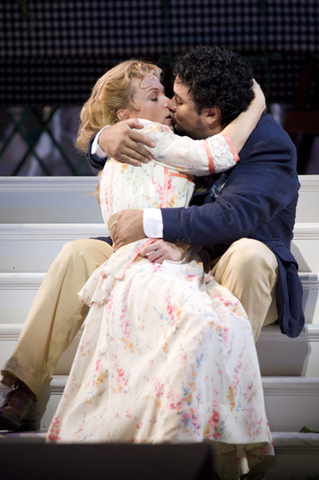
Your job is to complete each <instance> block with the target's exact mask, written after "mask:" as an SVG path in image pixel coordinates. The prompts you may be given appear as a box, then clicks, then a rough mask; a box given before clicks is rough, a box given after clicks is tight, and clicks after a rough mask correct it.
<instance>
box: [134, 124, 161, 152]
mask: <svg viewBox="0 0 319 480" xmlns="http://www.w3.org/2000/svg"><path fill="white" fill-rule="evenodd" d="M130 138H131V140H133V141H134V142H138V143H142V144H143V145H146V146H147V147H150V148H154V147H155V145H156V143H155V142H154V140H151V139H150V138H148V137H146V136H145V135H143V134H142V133H140V132H136V131H135V130H132V131H131V132H130ZM148 154H149V152H148Z"/></svg>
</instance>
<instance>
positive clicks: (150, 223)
mask: <svg viewBox="0 0 319 480" xmlns="http://www.w3.org/2000/svg"><path fill="white" fill-rule="evenodd" d="M143 229H144V233H145V235H146V236H147V237H148V238H163V217H162V212H161V210H160V209H159V208H146V209H145V210H144V213H143Z"/></svg>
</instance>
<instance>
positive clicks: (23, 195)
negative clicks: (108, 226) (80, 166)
mask: <svg viewBox="0 0 319 480" xmlns="http://www.w3.org/2000/svg"><path fill="white" fill-rule="evenodd" d="M98 184H99V179H98V178H97V177H95V176H92V177H0V219H1V220H0V221H1V223H98V222H100V221H101V219H102V217H101V211H100V207H99V204H98V202H97V200H96V198H95V195H94V192H95V188H96V186H97V185H98Z"/></svg>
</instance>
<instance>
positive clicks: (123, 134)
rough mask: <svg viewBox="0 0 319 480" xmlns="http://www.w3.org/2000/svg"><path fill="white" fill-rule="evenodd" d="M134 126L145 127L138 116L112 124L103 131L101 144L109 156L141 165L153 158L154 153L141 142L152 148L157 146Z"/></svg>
mask: <svg viewBox="0 0 319 480" xmlns="http://www.w3.org/2000/svg"><path fill="white" fill-rule="evenodd" d="M133 128H143V125H142V124H141V123H140V122H139V121H138V120H137V119H136V118H130V119H129V120H123V121H122V122H119V123H116V124H115V125H111V126H110V127H108V128H105V129H104V130H103V131H102V132H101V134H100V136H99V145H100V147H101V148H102V150H103V151H104V152H105V153H106V154H107V155H108V156H109V157H113V158H115V159H116V160H118V161H119V162H122V163H128V164H129V165H133V166H135V167H140V166H141V164H142V163H148V162H149V161H150V160H151V159H152V154H151V153H150V152H149V151H148V150H146V148H144V147H143V146H142V145H141V143H142V144H143V145H147V146H148V147H151V148H153V147H155V143H154V141H152V140H150V139H149V138H148V137H146V136H145V135H142V134H141V133H139V132H137V131H136V130H132V129H133Z"/></svg>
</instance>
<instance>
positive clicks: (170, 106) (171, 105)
mask: <svg viewBox="0 0 319 480" xmlns="http://www.w3.org/2000/svg"><path fill="white" fill-rule="evenodd" d="M167 106H168V109H169V110H170V111H171V112H175V111H176V102H175V97H173V98H172V99H168V102H167Z"/></svg>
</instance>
